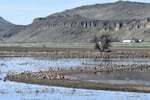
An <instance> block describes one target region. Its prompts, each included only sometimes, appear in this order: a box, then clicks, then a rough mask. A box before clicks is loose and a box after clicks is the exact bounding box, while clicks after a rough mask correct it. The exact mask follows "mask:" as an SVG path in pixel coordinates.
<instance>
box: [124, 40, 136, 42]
mask: <svg viewBox="0 0 150 100" xmlns="http://www.w3.org/2000/svg"><path fill="white" fill-rule="evenodd" d="M122 43H135V40H123V41H122Z"/></svg>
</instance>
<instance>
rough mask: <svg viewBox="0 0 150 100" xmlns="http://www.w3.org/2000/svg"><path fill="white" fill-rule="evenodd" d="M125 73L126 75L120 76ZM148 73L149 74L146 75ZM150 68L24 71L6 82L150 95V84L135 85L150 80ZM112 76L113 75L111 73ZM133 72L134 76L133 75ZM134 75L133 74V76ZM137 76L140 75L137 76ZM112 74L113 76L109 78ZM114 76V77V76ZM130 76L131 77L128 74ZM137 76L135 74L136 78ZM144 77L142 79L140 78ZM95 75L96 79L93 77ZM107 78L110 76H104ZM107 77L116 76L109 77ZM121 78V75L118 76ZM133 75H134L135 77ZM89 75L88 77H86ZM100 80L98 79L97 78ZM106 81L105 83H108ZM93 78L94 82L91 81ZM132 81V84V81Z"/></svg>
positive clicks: (118, 66)
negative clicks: (138, 81)
mask: <svg viewBox="0 0 150 100" xmlns="http://www.w3.org/2000/svg"><path fill="white" fill-rule="evenodd" d="M121 72H122V73H124V74H122V76H120V75H121V74H118V73H121ZM145 72H146V74H144V73H145ZM149 72H150V66H149V65H136V64H133V65H115V64H109V65H103V64H101V65H92V66H91V65H90V66H89V65H87V66H85V67H80V68H68V69H66V68H65V69H62V68H58V69H56V70H53V69H49V71H45V72H24V73H21V74H14V73H8V75H7V77H6V78H5V79H6V80H11V81H17V82H25V83H32V84H41V85H51V86H63V87H71V88H85V89H96V90H99V89H103V90H116V91H134V92H148V93H150V85H149V84H150V83H149V84H136V82H135V84H134V83H133V81H134V80H141V81H143V82H146V81H150V78H146V77H145V75H146V76H149ZM110 73H111V74H110ZM129 73H130V74H129ZM131 73H133V74H131ZM135 73H136V74H135ZM109 74H110V75H109ZM113 74H114V75H113ZM128 74H129V75H128ZM134 74H135V75H134ZM138 74H139V75H141V76H138ZM93 75H94V76H93ZM102 75H103V76H104V75H106V77H102ZM107 75H109V76H112V75H113V76H112V77H107ZM118 75H119V76H118ZM131 75H133V76H131ZM85 76H86V77H85ZM96 77H97V79H94V78H96ZM104 78H108V79H105V80H107V82H106V81H102V80H104ZM91 79H93V80H92V81H91ZM116 79H117V80H120V81H121V80H122V81H124V82H123V83H117V81H116V83H115V82H108V80H116ZM129 80H130V81H131V83H132V84H131V83H130V82H128V81H129Z"/></svg>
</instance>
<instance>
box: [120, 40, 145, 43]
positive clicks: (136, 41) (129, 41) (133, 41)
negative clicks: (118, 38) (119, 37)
mask: <svg viewBox="0 0 150 100" xmlns="http://www.w3.org/2000/svg"><path fill="white" fill-rule="evenodd" d="M140 42H143V40H142V39H135V40H134V39H133V40H123V41H122V43H140Z"/></svg>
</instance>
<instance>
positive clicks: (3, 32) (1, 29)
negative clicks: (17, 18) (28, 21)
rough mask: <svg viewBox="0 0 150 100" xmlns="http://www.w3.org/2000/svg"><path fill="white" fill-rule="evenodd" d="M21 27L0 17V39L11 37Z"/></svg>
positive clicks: (21, 27)
mask: <svg viewBox="0 0 150 100" xmlns="http://www.w3.org/2000/svg"><path fill="white" fill-rule="evenodd" d="M22 29H23V26H21V25H14V24H12V23H10V22H9V21H7V20H5V19H3V18H2V17H0V41H5V40H7V39H8V38H10V37H13V36H14V35H15V34H16V33H18V32H20V31H21V30H22Z"/></svg>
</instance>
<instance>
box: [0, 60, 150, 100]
mask: <svg viewBox="0 0 150 100" xmlns="http://www.w3.org/2000/svg"><path fill="white" fill-rule="evenodd" d="M93 62H95V63H96V61H94V59H92V60H91V59H77V58H75V59H53V60H52V59H49V58H29V57H22V58H20V57H19V58H18V57H12V58H9V57H6V58H0V78H1V80H0V99H1V100H70V99H71V100H77V99H79V100H110V99H111V100H150V94H146V93H134V92H116V91H102V90H86V89H72V88H62V87H53V86H40V85H32V84H25V83H16V82H9V81H6V82H4V81H3V78H4V77H5V76H6V74H7V73H8V71H13V72H17V73H21V72H23V71H40V70H47V69H49V68H51V67H52V68H54V67H55V68H56V67H78V66H82V65H83V64H86V63H93Z"/></svg>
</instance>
